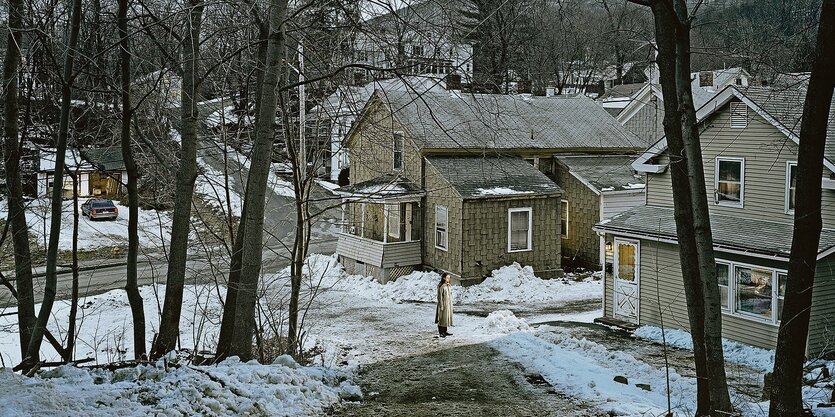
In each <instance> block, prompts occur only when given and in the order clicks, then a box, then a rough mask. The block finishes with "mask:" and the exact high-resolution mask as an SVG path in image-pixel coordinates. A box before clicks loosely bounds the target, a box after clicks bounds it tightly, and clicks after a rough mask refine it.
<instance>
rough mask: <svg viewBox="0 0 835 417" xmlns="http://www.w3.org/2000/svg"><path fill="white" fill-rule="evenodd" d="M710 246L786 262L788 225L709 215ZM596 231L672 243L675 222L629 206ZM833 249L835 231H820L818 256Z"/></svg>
mask: <svg viewBox="0 0 835 417" xmlns="http://www.w3.org/2000/svg"><path fill="white" fill-rule="evenodd" d="M710 226H711V227H710V228H711V231H712V233H713V245H714V247H716V248H718V249H719V250H722V249H724V250H730V251H738V252H746V253H750V254H752V255H765V256H770V257H779V258H785V259H788V257H789V254H790V252H791V244H792V231H793V226H792V224H791V223H779V222H771V221H765V220H762V219H755V218H745V217H735V216H725V215H719V214H711V215H710ZM595 229H596V230H598V231H604V232H612V233H615V234H617V233H623V234H629V235H631V236H636V237H646V238H650V239H662V240H670V241H675V240H676V239H677V237H676V222H675V216H674V211H673V209H672V208H666V207H653V206H638V207H633V208H631V209H629V210H627V211H625V212H623V213H621V214H619V215H617V216H614V217H613V218H611V219H609V220H604V221H602V222H600V223H598V224H597V226H596V227H595ZM833 249H835V230H831V229H824V230H823V231H822V232H821V240H820V245H819V247H818V254H819V257H823V256H826V255H828V254H829V253H831V251H832V250H833Z"/></svg>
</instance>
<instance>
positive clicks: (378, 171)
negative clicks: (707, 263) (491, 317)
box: [337, 91, 640, 283]
mask: <svg viewBox="0 0 835 417" xmlns="http://www.w3.org/2000/svg"><path fill="white" fill-rule="evenodd" d="M346 145H347V147H348V148H349V150H350V152H351V182H352V185H350V186H347V187H343V188H340V189H338V190H337V192H338V193H339V194H340V195H341V196H342V197H343V200H344V201H345V205H344V215H345V219H344V224H345V229H344V232H343V233H342V234H341V235H340V237H339V242H338V244H337V254H338V255H339V257H340V260H341V261H342V263H343V265H345V266H346V268H347V269H348V270H350V271H353V272H355V273H362V274H367V275H373V276H375V277H376V278H377V279H378V280H380V281H383V282H385V281H388V280H391V279H396V278H397V277H399V276H401V275H403V274H406V273H408V272H410V271H412V270H414V269H419V268H431V269H438V270H443V271H448V272H450V273H451V274H452V275H453V277H454V279H455V280H456V281H458V282H463V283H473V282H478V281H479V280H481V279H482V278H484V277H485V276H487V275H488V274H489V273H490V272H491V271H492V270H493V269H496V268H498V267H501V266H503V265H507V264H510V263H512V262H520V263H522V264H526V265H530V266H531V267H532V268H533V269H534V271H535V272H536V273H537V274H539V275H540V276H543V277H549V276H557V275H559V274H560V273H561V271H562V269H561V255H562V252H561V249H562V246H561V239H560V233H561V225H560V223H561V222H560V213H561V212H562V210H561V207H562V196H563V189H562V188H561V185H560V184H558V182H557V177H556V176H555V168H554V164H555V161H554V156H555V155H564V154H569V153H585V154H596V155H606V154H614V153H625V152H634V151H635V150H637V149H638V148H639V147H640V145H639V140H638V139H637V138H636V137H635V136H634V135H632V134H630V133H629V132H627V131H626V130H625V129H623V127H622V126H621V125H620V124H618V123H617V122H616V121H615V120H614V119H613V118H612V117H611V116H609V114H608V113H606V111H605V110H603V109H602V108H600V107H599V106H598V105H596V104H595V103H594V102H593V101H592V100H590V99H588V98H586V97H555V98H532V97H530V96H507V95H486V94H461V93H460V92H457V91H444V92H426V93H422V94H416V93H414V92H410V91H401V92H389V93H384V92H382V91H377V92H375V93H374V95H373V96H372V98H371V100H369V102H368V104H367V105H366V106H365V108H364V110H363V112H362V114H361V115H360V117H359V118H358V119H357V120H356V121H355V123H354V125H353V127H352V129H351V131H350V132H349V133H348V138H347V141H346ZM589 230H590V229H589Z"/></svg>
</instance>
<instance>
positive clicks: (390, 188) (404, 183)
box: [333, 173, 424, 200]
mask: <svg viewBox="0 0 835 417" xmlns="http://www.w3.org/2000/svg"><path fill="white" fill-rule="evenodd" d="M333 192H334V193H336V194H337V195H341V196H343V197H358V198H366V199H380V200H384V199H394V198H400V197H409V196H414V197H422V196H423V195H424V192H423V190H422V189H421V188H420V187H419V186H418V185H417V184H415V183H414V182H412V181H411V180H409V179H408V178H406V177H404V176H403V175H401V174H399V173H388V174H384V175H381V176H379V177H376V178H372V179H370V180H368V181H363V182H359V183H356V184H351V185H346V186H344V187H339V188H337V189H335V190H333Z"/></svg>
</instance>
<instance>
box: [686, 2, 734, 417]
mask: <svg viewBox="0 0 835 417" xmlns="http://www.w3.org/2000/svg"><path fill="white" fill-rule="evenodd" d="M675 9H676V14H677V15H678V18H677V20H678V21H679V22H681V23H679V24H678V25H677V30H676V32H677V34H676V58H677V61H676V86H677V88H678V106H679V109H680V111H681V132H682V139H683V142H684V148H685V154H686V155H687V158H686V161H687V171H688V173H689V179H690V192H691V195H692V204H693V206H692V210H693V229H694V232H695V239H696V254H697V255H698V259H699V270H700V275H701V281H702V286H703V297H704V317H703V318H702V320H704V345H705V355H706V358H705V359H706V365H707V377H708V379H709V380H710V385H709V390H710V405H711V413H712V414H713V415H717V414H719V415H727V413H730V412H731V411H733V405H732V404H731V397H730V394H729V392H728V382H727V375H726V374H725V356H724V352H723V349H722V305H721V302H720V295H719V282H718V280H717V278H716V259H715V257H714V254H713V233H712V232H711V229H710V209H709V207H708V200H707V186H706V185H705V172H704V163H703V161H702V147H701V143H700V140H699V129H698V126H697V123H698V121H697V119H696V109H695V107H694V105H693V91H692V90H691V84H690V23H689V21H688V11H687V4H686V3H685V1H684V0H676V2H675ZM720 413H721V414H720Z"/></svg>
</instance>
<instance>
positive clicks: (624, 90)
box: [597, 83, 646, 117]
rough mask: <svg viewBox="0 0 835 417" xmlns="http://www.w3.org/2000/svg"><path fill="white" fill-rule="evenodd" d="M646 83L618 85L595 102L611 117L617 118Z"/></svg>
mask: <svg viewBox="0 0 835 417" xmlns="http://www.w3.org/2000/svg"><path fill="white" fill-rule="evenodd" d="M645 85H646V83H632V84H618V85H614V86H612V87H611V88H609V89H607V90H606V93H604V94H603V95H602V96H600V97H598V98H597V101H598V102H599V103H600V105H601V106H603V108H604V109H606V111H607V112H609V114H611V115H612V116H613V117H617V115H618V114H620V112H621V111H623V109H624V108H625V107H626V106H628V105H629V103H631V102H632V101H633V100H634V99H635V98H634V95H635V93H637V92H638V91H640V90H641V89H642V88H644V86H645Z"/></svg>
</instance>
